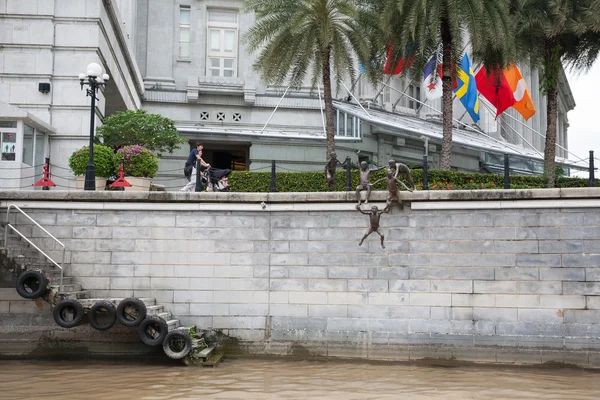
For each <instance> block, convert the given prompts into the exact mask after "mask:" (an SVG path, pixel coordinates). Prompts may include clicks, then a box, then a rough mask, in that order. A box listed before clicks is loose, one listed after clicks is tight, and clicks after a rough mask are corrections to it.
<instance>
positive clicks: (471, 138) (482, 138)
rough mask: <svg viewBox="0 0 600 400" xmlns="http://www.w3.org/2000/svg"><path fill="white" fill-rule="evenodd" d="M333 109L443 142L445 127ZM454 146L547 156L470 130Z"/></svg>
mask: <svg viewBox="0 0 600 400" xmlns="http://www.w3.org/2000/svg"><path fill="white" fill-rule="evenodd" d="M334 107H335V108H336V109H338V110H340V111H343V112H345V113H348V114H350V115H354V116H356V117H358V118H360V119H361V120H363V121H364V122H367V123H370V124H373V125H377V126H381V127H385V128H387V129H389V130H390V131H391V132H390V134H392V135H394V134H396V135H398V136H408V137H415V138H417V139H418V138H420V136H426V137H429V138H430V139H433V140H434V141H439V142H440V143H441V141H442V125H441V124H438V123H434V122H429V121H425V120H423V119H420V118H416V117H411V116H407V115H402V114H397V113H391V112H387V111H382V110H375V109H369V110H363V109H362V108H361V107H360V106H359V105H356V104H352V103H347V102H339V101H336V102H334ZM365 111H366V112H365ZM367 113H368V115H367ZM465 126H466V125H465ZM452 142H453V144H455V145H462V146H464V147H466V148H469V149H474V150H480V151H485V152H491V153H496V154H500V155H502V154H509V155H515V156H521V157H525V158H530V159H533V160H537V161H543V160H544V154H543V153H541V152H539V151H538V150H534V149H531V148H524V147H522V146H519V145H516V144H512V143H508V142H506V141H504V140H502V139H496V138H493V137H491V136H489V135H487V134H486V133H485V132H483V131H479V130H477V129H475V128H470V129H468V130H467V129H457V128H454V129H453V130H452ZM556 162H557V163H559V164H562V165H565V166H569V167H573V168H576V169H582V167H581V165H577V164H576V161H573V160H567V159H564V158H559V157H557V158H556Z"/></svg>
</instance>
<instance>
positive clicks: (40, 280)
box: [17, 271, 48, 300]
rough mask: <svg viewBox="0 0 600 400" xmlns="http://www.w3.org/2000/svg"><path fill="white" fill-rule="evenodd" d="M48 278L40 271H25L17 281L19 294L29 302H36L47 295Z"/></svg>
mask: <svg viewBox="0 0 600 400" xmlns="http://www.w3.org/2000/svg"><path fill="white" fill-rule="evenodd" d="M47 285H48V278H46V277H45V276H44V274H42V273H41V272H39V271H25V272H23V273H22V274H21V275H19V279H17V293H19V296H21V297H23V298H26V299H28V300H35V299H37V298H39V297H42V296H43V295H44V293H46V286H47Z"/></svg>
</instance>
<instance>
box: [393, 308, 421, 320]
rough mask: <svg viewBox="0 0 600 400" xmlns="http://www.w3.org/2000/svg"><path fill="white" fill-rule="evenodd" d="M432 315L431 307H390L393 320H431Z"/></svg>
mask: <svg viewBox="0 0 600 400" xmlns="http://www.w3.org/2000/svg"><path fill="white" fill-rule="evenodd" d="M430 315H431V307H417V306H402V307H393V306H392V307H390V318H392V319H407V320H408V319H429V317H430Z"/></svg>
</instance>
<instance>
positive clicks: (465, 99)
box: [454, 54, 479, 123]
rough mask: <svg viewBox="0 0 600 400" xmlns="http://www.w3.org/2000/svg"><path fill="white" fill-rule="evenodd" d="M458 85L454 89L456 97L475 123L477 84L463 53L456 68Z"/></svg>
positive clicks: (477, 107)
mask: <svg viewBox="0 0 600 400" xmlns="http://www.w3.org/2000/svg"><path fill="white" fill-rule="evenodd" d="M456 74H457V78H458V79H457V81H458V85H457V86H456V89H454V93H456V97H458V98H459V99H460V102H461V103H462V104H463V106H464V107H465V109H466V110H467V112H468V113H469V115H470V116H471V118H472V119H473V121H474V122H475V123H477V121H479V97H478V95H477V94H478V93H477V84H476V83H475V74H473V70H472V69H471V61H469V56H468V55H466V54H465V55H464V56H463V58H462V61H461V62H460V64H459V65H458V68H457V70H456Z"/></svg>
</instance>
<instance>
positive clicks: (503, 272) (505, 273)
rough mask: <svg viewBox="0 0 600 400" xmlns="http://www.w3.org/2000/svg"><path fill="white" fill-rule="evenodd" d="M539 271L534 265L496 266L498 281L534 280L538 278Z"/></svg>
mask: <svg viewBox="0 0 600 400" xmlns="http://www.w3.org/2000/svg"><path fill="white" fill-rule="evenodd" d="M538 276H539V271H538V269H537V268H534V267H510V268H496V269H495V279H496V280H497V281H533V280H538Z"/></svg>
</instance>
